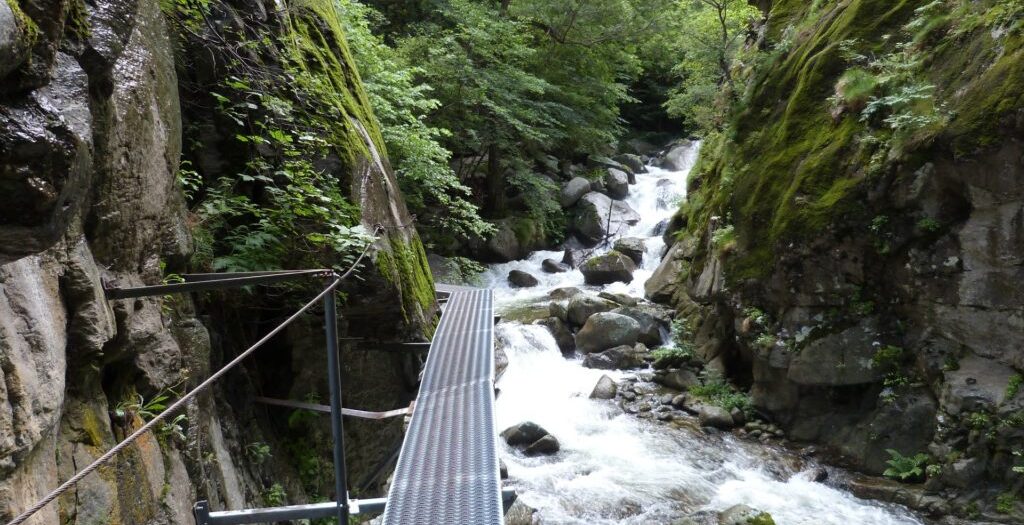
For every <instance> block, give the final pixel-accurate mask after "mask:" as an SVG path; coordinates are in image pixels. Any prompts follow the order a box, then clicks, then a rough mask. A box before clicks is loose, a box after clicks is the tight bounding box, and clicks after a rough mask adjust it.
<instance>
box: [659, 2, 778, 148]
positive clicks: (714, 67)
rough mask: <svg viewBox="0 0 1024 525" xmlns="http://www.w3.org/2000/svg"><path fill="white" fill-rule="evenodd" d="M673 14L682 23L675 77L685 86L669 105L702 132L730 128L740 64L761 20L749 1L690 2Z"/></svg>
mask: <svg viewBox="0 0 1024 525" xmlns="http://www.w3.org/2000/svg"><path fill="white" fill-rule="evenodd" d="M677 6H678V7H677V8H676V12H675V13H673V16H675V17H678V19H679V20H680V27H678V28H677V29H676V31H677V33H676V34H677V35H678V36H677V40H676V42H675V45H674V46H673V50H674V51H676V52H678V53H679V55H680V56H681V57H682V58H681V60H679V61H678V62H677V63H676V64H675V66H674V68H673V73H674V74H675V75H676V76H677V77H678V79H679V84H678V86H676V87H675V88H674V89H672V90H671V91H670V93H669V97H668V101H667V102H666V103H665V107H666V109H667V110H668V112H669V114H670V115H673V116H678V117H682V118H684V119H685V120H686V121H687V123H689V124H690V125H691V127H693V128H696V129H697V130H700V131H702V132H705V133H706V132H710V131H714V130H719V129H721V128H722V127H723V126H724V125H725V119H726V116H727V115H728V111H729V105H730V104H731V103H732V102H733V101H734V100H735V91H736V86H735V79H734V75H733V68H734V60H736V59H737V57H738V56H739V55H740V50H741V46H742V45H743V37H744V35H745V34H746V32H747V28H748V25H749V24H750V22H751V21H752V20H756V19H758V18H760V17H761V14H760V12H759V11H758V10H757V8H756V7H754V6H751V5H749V4H748V3H747V2H746V0H687V1H682V2H678V4H677Z"/></svg>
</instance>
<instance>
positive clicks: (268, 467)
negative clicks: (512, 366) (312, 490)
mask: <svg viewBox="0 0 1024 525" xmlns="http://www.w3.org/2000/svg"><path fill="white" fill-rule="evenodd" d="M248 8H252V9H263V6H262V4H257V3H252V5H250V6H248ZM308 16H311V17H312V16H314V15H313V14H309V15H308ZM176 38H177V36H176V35H174V34H172V33H171V31H169V29H168V25H167V24H166V21H165V16H164V14H163V13H161V10H160V4H159V3H158V2H157V1H156V0H98V1H96V2H89V3H85V2H82V1H81V0H40V1H20V2H19V1H16V0H11V1H8V2H2V3H0V378H2V380H0V520H6V519H9V518H12V517H13V516H14V515H16V514H18V513H19V512H20V511H22V510H23V509H25V508H26V507H27V506H29V505H31V504H32V503H34V502H35V501H36V500H38V499H39V498H40V497H42V496H43V495H45V494H46V493H48V492H49V491H50V490H52V489H53V488H55V487H56V486H57V485H58V484H59V483H60V482H61V481H62V480H65V479H67V478H68V477H70V476H71V475H72V474H73V473H75V472H76V471H77V470H79V469H81V468H82V467H83V466H85V465H87V464H88V463H89V462H91V461H92V460H94V459H95V458H97V457H98V456H99V455H100V454H102V453H103V452H105V451H106V450H107V449H109V448H110V447H111V446H113V445H114V444H115V443H116V442H117V441H119V440H120V439H121V438H123V437H124V436H125V435H126V434H127V433H129V432H131V431H132V430H133V429H134V428H137V427H138V426H139V425H141V424H142V417H143V416H144V414H143V413H142V412H143V411H142V410H139V407H135V409H128V410H124V409H125V407H126V406H130V405H131V404H132V403H135V402H136V401H137V399H138V397H136V396H137V395H141V396H142V398H143V399H144V400H151V399H152V396H154V395H156V393H157V392H160V391H161V390H163V389H169V388H170V389H174V390H175V391H177V392H181V391H183V390H188V389H190V388H191V387H192V386H194V385H195V384H196V383H197V382H198V381H200V380H202V379H203V378H205V377H207V376H208V375H209V373H210V372H211V370H213V369H216V368H218V367H219V366H220V365H221V364H222V363H223V362H225V361H226V360H227V359H229V358H230V357H231V355H225V354H228V353H229V352H231V351H232V349H233V348H234V347H235V346H238V344H229V343H230V339H231V337H232V336H231V334H237V333H238V332H239V331H242V332H244V330H234V329H232V327H231V326H228V327H224V326H218V327H217V330H216V331H214V332H212V335H213V337H212V338H211V332H210V331H209V330H208V327H206V326H204V324H203V323H202V322H201V321H200V319H201V318H206V317H205V315H203V312H201V311H197V307H196V305H194V304H193V303H192V301H191V300H189V299H188V298H183V299H168V298H147V299H138V300H121V301H107V300H106V299H105V297H104V293H103V286H104V284H108V283H109V284H114V285H118V286H138V285H144V284H157V283H159V282H160V281H161V279H162V278H163V269H162V265H163V263H174V264H176V265H177V267H184V266H185V264H186V261H187V260H188V259H189V256H190V254H191V251H192V249H193V242H192V238H191V234H190V229H189V223H188V217H187V210H186V207H185V199H184V197H183V194H182V192H181V189H180V188H179V187H178V185H177V183H176V174H177V171H178V167H179V162H180V158H181V144H182V113H181V109H180V104H179V81H178V75H177V73H176V70H175V66H176V63H175V53H174V48H173V47H172V42H173V41H174V40H175V39H176ZM342 45H343V43H342ZM335 60H336V61H337V63H340V64H342V65H343V66H344V67H347V68H349V69H351V70H354V66H353V65H352V64H351V63H349V62H346V61H345V60H344V57H335ZM353 78H354V79H355V81H354V83H353V84H352V85H351V86H350V88H351V89H352V90H361V86H360V85H359V84H358V75H355V76H354V77H353ZM357 100H360V101H361V103H363V104H364V110H365V111H364V112H362V113H360V114H359V115H356V116H354V117H353V119H352V121H351V123H350V125H351V126H352V129H354V130H355V129H358V130H362V132H361V133H355V134H353V135H352V136H353V137H355V138H353V139H352V140H353V141H359V142H360V143H361V144H357V145H356V146H358V147H355V146H354V147H353V148H352V149H353V151H358V152H362V153H358V154H355V155H354V156H353V157H352V158H351V159H346V160H345V161H344V162H342V161H339V162H338V163H336V166H335V168H334V169H335V170H336V171H338V172H344V174H345V177H344V178H343V179H342V180H345V181H350V185H349V186H347V187H346V189H345V193H346V194H347V195H348V196H349V197H350V198H351V200H352V201H353V202H355V203H356V204H357V205H359V206H360V213H361V216H362V222H363V223H364V224H365V225H367V226H368V227H369V228H370V229H373V227H374V226H382V227H383V228H384V230H385V231H386V232H388V233H387V235H384V236H382V238H381V239H380V240H378V241H377V243H376V249H375V251H374V254H375V255H374V257H373V258H374V260H375V264H374V265H373V266H375V268H369V267H368V268H365V269H363V273H364V274H366V275H372V276H375V277H374V278H373V279H369V280H367V281H366V282H365V283H364V284H362V285H361V286H362V287H361V288H351V289H350V290H349V291H350V293H357V292H358V293H361V294H363V295H364V296H367V297H371V298H372V302H371V304H372V305H373V306H374V312H375V315H380V316H382V317H381V319H384V320H388V319H390V320H388V321H387V327H388V329H387V330H382V329H370V328H365V329H363V328H360V329H355V328H353V329H351V330H349V328H350V327H349V325H348V323H346V322H344V321H343V322H342V328H343V330H349V332H351V333H358V334H360V335H372V336H382V333H383V335H386V336H388V337H390V338H420V339H422V338H424V337H426V336H428V335H429V331H430V329H431V326H432V324H431V323H432V318H433V316H434V313H435V312H434V308H435V305H434V303H433V298H432V283H431V280H430V274H429V271H428V270H427V269H426V261H425V257H424V256H423V253H422V248H420V244H419V239H418V237H417V236H416V233H415V230H413V229H411V227H408V226H407V225H408V224H409V223H410V218H409V216H408V213H407V212H406V210H405V207H404V204H403V203H402V200H401V196H400V195H399V193H398V190H397V185H396V184H395V181H394V178H393V176H392V175H391V173H390V170H389V168H388V166H387V159H386V157H385V156H384V154H383V153H380V152H378V148H377V147H376V146H375V142H374V141H373V140H372V139H371V138H370V134H369V133H367V132H366V131H365V130H367V129H369V130H375V129H376V123H375V122H373V120H372V114H371V113H370V112H369V109H368V107H366V106H365V97H363V98H362V99H357ZM396 261H397V262H396ZM368 302H369V301H368ZM348 312H349V313H351V314H353V315H356V314H358V313H359V312H360V304H359V303H358V302H355V301H353V302H352V303H351V304H350V305H348ZM387 316H391V317H390V318H389V317H387ZM236 321H237V319H236ZM242 328H245V329H250V328H251V327H244V326H243V327H242ZM357 328H358V327H357ZM321 331H322V327H320V325H319V323H318V322H317V321H315V320H312V319H311V320H310V321H309V324H308V325H307V326H303V325H298V326H297V327H296V328H295V329H293V330H292V331H290V332H289V336H288V338H287V339H288V342H286V343H282V344H281V345H280V346H281V348H284V349H285V350H286V352H289V353H291V355H293V356H294V358H295V361H296V362H295V364H294V365H293V366H292V368H291V369H292V370H293V371H294V373H295V377H299V376H301V375H302V374H306V375H307V376H308V379H309V380H310V381H316V380H320V379H321V376H320V375H319V372H317V373H313V372H310V371H309V370H308V369H307V368H305V367H308V366H316V362H317V361H315V360H306V359H302V358H301V355H300V354H301V353H302V352H303V351H304V350H303V349H306V348H309V349H310V350H309V352H310V355H319V354H322V339H317V337H322V336H320V333H321ZM384 332H386V333H384ZM226 341H227V342H226ZM240 342H241V341H235V343H240ZM313 352H315V354H314V353H313ZM286 355H288V354H287V353H286ZM346 359H347V361H346V370H345V372H346V374H347V375H348V376H350V378H352V380H351V381H350V382H349V383H348V386H347V388H348V390H347V392H346V394H347V395H349V398H350V399H353V400H355V401H354V402H355V403H357V404H358V403H359V402H360V401H364V402H365V403H367V404H373V403H375V404H377V405H382V404H391V403H393V402H394V401H395V400H396V399H400V398H401V395H402V392H403V391H404V389H405V387H406V385H404V384H403V377H404V376H403V374H402V366H403V363H402V362H400V361H399V360H397V359H384V360H381V359H375V358H372V357H368V356H367V355H366V354H365V353H358V352H352V351H349V352H348V353H347V355H346ZM404 364H405V365H408V363H404ZM264 378H266V376H265V375H261V374H260V372H259V370H257V369H252V368H246V369H245V370H240V371H239V372H238V373H235V374H234V375H232V376H229V377H228V378H227V379H226V381H225V382H224V384H222V385H220V386H219V387H218V389H216V390H214V391H213V392H211V393H209V394H206V395H204V396H202V397H201V398H200V401H199V402H197V403H194V404H193V405H192V406H191V407H190V408H189V409H188V412H187V422H184V421H182V422H180V423H179V426H178V428H175V427H167V428H165V429H164V431H163V432H160V433H159V434H158V435H156V436H147V437H145V438H143V439H142V440H141V441H139V442H138V443H137V444H136V445H135V446H133V447H131V448H129V449H127V450H125V452H124V453H123V454H121V455H120V456H119V457H118V458H117V459H116V460H115V461H114V462H111V463H110V464H109V465H108V466H107V467H105V468H103V469H100V470H99V471H98V472H97V473H95V474H93V475H91V476H89V477H88V478H86V479H85V480H83V482H82V483H80V484H79V485H77V487H75V488H74V489H73V490H71V491H70V492H67V493H65V495H63V496H62V497H61V498H60V499H59V500H58V501H57V502H54V503H53V504H51V505H50V506H49V507H47V508H46V509H45V510H43V511H42V512H40V513H39V514H37V515H36V516H35V517H34V518H32V519H31V520H30V521H29V523H33V524H40V525H42V524H47V525H49V524H54V523H82V524H85V523H111V524H115V523H125V524H129V523H131V524H141V523H153V524H157V523H191V505H192V503H193V502H194V501H195V500H196V499H198V498H208V499H210V500H211V502H212V503H213V506H214V508H239V507H242V506H244V505H249V506H252V505H254V504H264V503H268V502H271V500H272V499H275V498H280V497H281V496H282V495H283V494H281V493H280V492H282V491H284V492H286V493H287V495H288V499H289V500H290V501H292V502H299V501H303V500H304V499H305V498H306V494H308V493H309V491H308V490H306V489H307V487H306V486H304V484H303V482H302V481H301V480H300V478H301V477H302V476H301V472H298V471H299V467H298V466H296V465H294V464H292V463H291V462H290V460H289V458H290V456H289V455H288V454H285V453H284V452H283V451H284V450H285V449H286V448H287V444H286V443H282V442H281V440H280V439H278V438H276V437H275V435H274V428H275V426H274V417H273V416H272V415H268V413H267V411H266V410H263V409H260V408H259V407H258V406H254V405H252V403H251V399H250V396H251V395H252V394H253V393H254V392H258V391H261V390H262V388H261V386H260V381H261V380H262V379H264ZM280 394H281V395H282V396H285V395H288V394H289V392H280ZM361 407H366V408H375V407H373V406H367V405H366V404H364V405H362V406H361ZM387 408H391V406H388V407H387ZM118 409H122V410H118ZM278 419H280V418H278ZM381 432H382V433H383V435H392V436H393V435H396V434H397V433H398V432H400V424H399V425H398V427H397V428H396V425H395V424H392V425H391V426H390V427H386V428H384V429H383V430H381ZM370 434H371V433H370V432H369V431H367V430H365V429H361V428H360V427H355V430H352V435H351V436H350V438H351V439H352V441H351V442H350V444H351V445H352V446H351V448H350V449H349V451H350V454H351V455H352V456H353V459H354V464H355V466H354V470H355V472H356V473H359V474H361V473H367V472H368V471H369V470H371V465H372V464H373V463H375V462H376V461H377V460H378V459H379V458H377V457H375V456H374V454H377V453H379V452H380V449H381V447H382V445H381V444H380V443H379V442H378V441H379V440H378V439H377V438H376V436H373V437H368V436H370ZM263 446H267V447H269V449H270V450H273V452H274V453H268V452H267V449H264V448H263ZM278 450H280V451H282V452H281V453H277V452H278ZM311 457H312V458H313V459H314V460H316V457H317V456H316V455H315V454H312V455H311ZM275 483H279V484H280V485H279V486H278V487H274V486H273V484H275Z"/></svg>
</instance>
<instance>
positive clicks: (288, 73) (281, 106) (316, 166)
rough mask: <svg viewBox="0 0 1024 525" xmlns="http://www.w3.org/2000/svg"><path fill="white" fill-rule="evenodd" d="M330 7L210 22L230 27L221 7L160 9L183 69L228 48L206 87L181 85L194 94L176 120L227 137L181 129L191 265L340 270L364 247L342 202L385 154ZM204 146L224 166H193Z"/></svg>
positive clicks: (170, 1) (296, 7) (178, 4)
mask: <svg viewBox="0 0 1024 525" xmlns="http://www.w3.org/2000/svg"><path fill="white" fill-rule="evenodd" d="M331 5H332V4H330V3H321V2H318V1H315V0H303V1H300V2H296V3H294V4H292V5H289V7H288V9H287V10H280V11H275V12H273V13H272V14H271V15H272V16H269V17H266V18H264V19H259V18H256V17H251V18H249V17H247V18H246V19H245V21H244V23H237V24H234V23H231V24H216V25H214V24H210V23H209V20H211V19H221V18H228V19H234V18H233V16H234V15H232V16H227V17H223V16H222V13H220V10H224V9H229V7H228V6H226V5H221V4H215V3H210V2H208V1H206V0H167V1H165V2H164V3H163V10H164V12H165V13H167V15H168V19H169V21H170V23H171V24H172V26H173V27H174V28H175V29H176V30H177V32H178V34H179V37H180V38H179V39H178V43H179V45H180V46H181V49H179V51H178V54H179V60H180V61H181V62H182V64H183V67H184V68H185V69H188V68H189V66H190V62H191V61H192V60H193V58H192V56H191V55H192V54H193V53H194V51H195V50H201V51H200V52H201V53H203V54H206V53H207V52H208V51H207V48H208V47H216V48H218V49H220V50H224V49H225V48H231V51H229V52H226V53H225V60H226V63H224V64H222V65H219V67H218V68H217V69H216V74H217V75H216V77H215V79H214V80H213V81H212V82H209V83H207V84H202V85H195V84H193V83H189V82H184V83H183V86H186V88H188V89H193V90H196V92H194V93H191V94H190V95H191V96H188V97H183V101H185V102H186V103H187V104H186V107H185V110H186V115H191V114H193V113H199V114H201V118H206V119H214V121H215V122H217V126H218V131H219V132H220V133H222V134H225V135H226V138H225V139H224V141H223V143H210V142H209V141H208V140H206V141H204V140H203V139H202V137H201V136H199V133H200V131H199V127H197V126H190V127H186V146H187V147H186V152H185V154H186V160H185V161H184V162H182V164H181V166H180V169H179V172H178V181H179V183H180V184H181V186H182V188H183V190H184V192H185V194H186V197H187V198H188V200H189V204H190V208H191V210H192V212H193V214H194V217H193V219H194V220H193V221H192V225H193V230H194V232H195V233H196V236H195V237H196V239H197V250H196V251H197V252H198V253H199V256H198V257H196V258H195V259H194V260H193V263H194V264H204V265H208V268H199V269H204V270H218V271H221V270H222V271H253V270H271V269H281V268H295V267H305V268H309V267H325V266H334V267H337V268H347V267H348V265H349V264H350V263H351V262H352V261H353V259H354V258H355V257H356V255H357V254H358V253H359V252H361V251H362V250H363V249H364V248H365V247H366V245H367V243H369V242H371V241H372V240H373V239H372V237H371V236H370V235H369V234H368V232H366V231H364V230H363V229H362V228H361V227H359V222H360V210H359V208H358V207H357V206H356V205H355V204H354V203H352V202H351V201H349V200H348V198H347V196H346V195H347V192H348V191H349V188H350V186H351V184H350V178H351V177H352V175H353V174H354V172H355V170H356V167H357V165H358V163H361V162H365V161H367V160H371V161H372V160H373V159H374V157H375V156H383V155H384V154H385V152H386V150H385V148H384V144H383V139H382V138H381V135H380V131H379V129H378V128H377V125H376V121H375V120H374V118H373V114H372V111H371V109H370V107H369V103H368V101H367V100H366V95H365V93H364V92H363V91H362V86H361V82H360V80H359V76H358V74H357V73H356V72H355V69H354V61H353V60H352V58H351V56H350V55H349V51H348V48H347V46H346V43H345V38H344V32H343V30H342V27H341V25H340V22H339V19H338V16H337V13H336V12H335V11H334V9H333V8H331V7H330V6H331ZM253 57H259V58H258V60H256V61H254V59H253ZM283 79H284V80H283ZM193 106H195V107H193ZM211 108H212V115H211ZM210 145H215V146H217V147H219V148H221V150H220V151H218V152H217V153H221V154H222V155H221V156H222V157H224V158H223V159H222V162H219V163H210V162H206V163H205V164H202V165H200V163H198V162H196V159H197V158H199V155H200V149H201V148H203V147H209V146H210ZM371 150H375V151H376V153H372V152H371ZM200 166H202V168H200ZM200 243H201V244H202V245H201V246H200V245H199V244H200Z"/></svg>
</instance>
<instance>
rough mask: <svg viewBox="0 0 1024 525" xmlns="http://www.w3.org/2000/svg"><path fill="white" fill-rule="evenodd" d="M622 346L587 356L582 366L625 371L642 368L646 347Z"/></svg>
mask: <svg viewBox="0 0 1024 525" xmlns="http://www.w3.org/2000/svg"><path fill="white" fill-rule="evenodd" d="M637 346H638V347H639V351H638V348H637V347H634V346H629V345H622V346H616V347H615V348H609V349H608V350H605V351H603V352H594V353H591V354H587V355H586V356H585V357H584V358H583V366H585V367H587V368H594V369H597V370H625V369H629V368H640V367H642V366H644V354H646V352H644V351H643V350H645V349H646V347H643V346H642V345H637Z"/></svg>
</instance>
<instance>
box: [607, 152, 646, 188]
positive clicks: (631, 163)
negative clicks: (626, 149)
mask: <svg viewBox="0 0 1024 525" xmlns="http://www.w3.org/2000/svg"><path fill="white" fill-rule="evenodd" d="M612 160H614V161H615V162H618V163H619V164H622V165H623V166H626V167H627V168H629V169H631V170H633V173H647V167H646V166H644V159H643V158H641V157H640V155H634V154H632V153H623V154H621V155H616V156H614V157H612ZM630 184H636V182H635V181H633V182H630Z"/></svg>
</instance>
